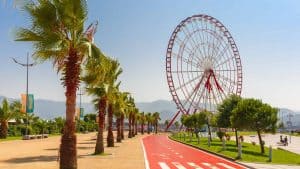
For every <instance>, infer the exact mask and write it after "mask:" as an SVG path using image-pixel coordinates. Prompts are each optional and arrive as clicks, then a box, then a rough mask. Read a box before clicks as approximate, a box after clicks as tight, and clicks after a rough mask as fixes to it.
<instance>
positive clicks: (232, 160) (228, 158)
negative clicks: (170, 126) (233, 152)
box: [168, 136, 256, 169]
mask: <svg viewBox="0 0 300 169" xmlns="http://www.w3.org/2000/svg"><path fill="white" fill-rule="evenodd" d="M168 138H169V139H170V140H173V141H176V142H178V143H181V144H185V145H187V146H191V147H193V148H196V149H199V150H201V151H205V152H207V153H210V154H213V155H216V156H219V157H222V158H225V159H226V160H229V161H231V162H235V163H237V164H239V165H241V166H244V167H247V168H249V169H256V168H254V167H250V166H248V165H246V164H243V163H239V162H237V161H236V160H235V159H233V158H230V157H227V156H224V155H222V154H218V153H215V152H212V151H209V150H206V149H203V148H200V147H197V146H194V145H191V144H188V143H183V142H180V141H178V140H175V139H173V138H171V137H170V136H168Z"/></svg>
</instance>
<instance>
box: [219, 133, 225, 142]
mask: <svg viewBox="0 0 300 169" xmlns="http://www.w3.org/2000/svg"><path fill="white" fill-rule="evenodd" d="M217 136H218V137H219V139H220V140H221V141H222V138H223V137H224V136H225V132H223V131H218V132H217Z"/></svg>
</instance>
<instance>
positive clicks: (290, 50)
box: [0, 0, 300, 110]
mask: <svg viewBox="0 0 300 169" xmlns="http://www.w3.org/2000/svg"><path fill="white" fill-rule="evenodd" d="M10 3H11V2H7V3H6V5H5V4H4V3H1V4H0V18H1V22H0V37H1V38H0V63H1V67H0V78H1V83H0V95H4V96H7V97H13V98H19V97H20V93H22V92H24V91H25V70H24V69H23V68H21V67H19V66H18V65H16V64H14V63H13V62H12V60H11V59H10V57H16V58H17V59H19V60H20V61H21V60H23V61H25V56H26V53H27V52H30V53H32V50H31V45H30V44H28V43H24V42H14V40H13V30H14V29H15V28H16V27H18V26H26V25H27V23H28V17H26V15H25V14H24V13H23V12H22V11H20V10H18V9H14V8H13V7H12V5H11V4H10ZM299 6H300V1H297V0H294V1H292V0H277V1H273V0H252V1H240V0H228V1H219V0H184V1H182V0H151V1H150V0H144V1H141V0H127V1H124V0H109V1H104V0H100V1H99V0H88V9H89V18H88V22H87V23H90V22H92V21H94V20H99V22H100V25H99V27H98V32H97V34H96V37H95V42H96V43H97V44H98V45H99V46H100V47H101V49H102V50H103V51H104V53H106V54H107V55H109V56H113V57H116V58H118V59H119V61H120V62H121V65H122V68H123V69H124V73H123V74H122V76H121V81H122V87H121V89H123V90H125V91H129V92H131V93H132V94H133V96H134V97H135V99H136V101H138V102H141V101H154V100H157V99H166V100H171V95H170V94H169V89H168V86H167V83H166V76H165V53H166V47H167V43H168V40H169V37H170V35H171V33H172V31H173V29H174V28H175V27H176V25H177V24H179V22H180V21H181V20H183V19H185V18H186V17H188V16H191V15H195V14H201V13H205V14H208V15H211V16H213V17H215V18H217V19H218V20H220V21H221V22H222V23H223V24H224V25H225V26H226V27H227V29H229V31H230V32H231V34H232V36H233V38H234V40H235V41H236V44H237V46H238V48H239V51H240V55H241V59H242V65H243V75H244V79H243V90H242V95H243V96H244V97H255V98H259V99H262V100H263V101H264V102H267V103H270V104H272V105H273V106H276V107H286V108H290V109H293V110H300V105H299V103H300V97H299V94H300V87H299V84H300V76H299V75H300V67H299V66H298V65H299V63H300V57H299V56H300V54H299V53H300V47H299V46H300V10H299ZM59 79H60V77H59V75H57V74H56V71H55V70H53V68H52V64H51V63H49V62H48V63H47V62H46V63H44V64H40V65H37V66H35V67H34V68H33V69H31V70H30V82H29V85H30V86H29V90H30V92H31V93H34V94H35V97H36V98H43V99H50V100H64V99H65V98H64V88H63V87H62V86H61V82H60V80H59ZM88 100H89V98H88V97H86V96H85V97H84V98H83V101H88Z"/></svg>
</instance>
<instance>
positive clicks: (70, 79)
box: [60, 49, 80, 169]
mask: <svg viewBox="0 0 300 169" xmlns="http://www.w3.org/2000/svg"><path fill="white" fill-rule="evenodd" d="M65 62H66V63H65V64H66V70H65V77H64V85H65V86H66V122H65V126H64V131H63V135H62V137H61V145H60V169H76V168H77V150H76V134H75V106H76V90H77V88H78V84H79V75H80V65H79V64H78V56H77V53H76V51H74V50H73V49H70V52H69V57H68V58H67V60H66V61H65Z"/></svg>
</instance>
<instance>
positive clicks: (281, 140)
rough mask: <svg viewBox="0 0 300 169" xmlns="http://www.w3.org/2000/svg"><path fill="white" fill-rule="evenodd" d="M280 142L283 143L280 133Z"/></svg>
mask: <svg viewBox="0 0 300 169" xmlns="http://www.w3.org/2000/svg"><path fill="white" fill-rule="evenodd" d="M280 143H283V139H282V135H280Z"/></svg>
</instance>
